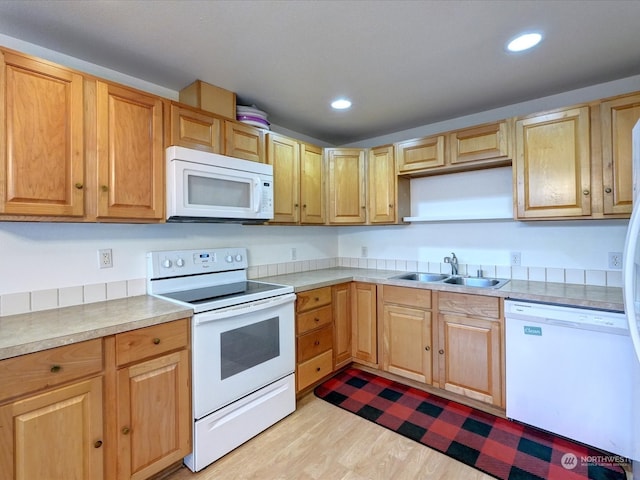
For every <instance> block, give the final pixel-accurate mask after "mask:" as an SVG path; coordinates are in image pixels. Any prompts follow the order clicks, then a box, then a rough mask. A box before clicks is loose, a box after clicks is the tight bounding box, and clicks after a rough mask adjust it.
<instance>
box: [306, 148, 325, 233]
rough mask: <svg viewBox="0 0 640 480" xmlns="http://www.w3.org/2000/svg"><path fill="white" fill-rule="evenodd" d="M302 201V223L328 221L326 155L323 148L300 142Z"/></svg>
mask: <svg viewBox="0 0 640 480" xmlns="http://www.w3.org/2000/svg"><path fill="white" fill-rule="evenodd" d="M300 203H301V205H302V212H301V215H300V223H301V224H303V225H322V224H324V223H326V221H327V215H326V206H325V204H326V195H325V169H324V156H323V152H322V148H320V147H317V146H315V145H310V144H307V143H300Z"/></svg>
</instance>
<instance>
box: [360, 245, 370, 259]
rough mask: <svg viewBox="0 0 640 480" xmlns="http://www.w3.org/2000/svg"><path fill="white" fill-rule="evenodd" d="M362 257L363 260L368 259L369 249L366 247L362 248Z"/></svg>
mask: <svg viewBox="0 0 640 480" xmlns="http://www.w3.org/2000/svg"><path fill="white" fill-rule="evenodd" d="M360 256H361V257H362V258H367V257H368V256H369V249H368V248H367V247H365V246H362V249H361V250H360Z"/></svg>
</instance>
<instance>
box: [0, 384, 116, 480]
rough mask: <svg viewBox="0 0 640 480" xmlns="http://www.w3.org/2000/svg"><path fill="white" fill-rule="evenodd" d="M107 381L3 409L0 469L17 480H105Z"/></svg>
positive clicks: (0, 414)
mask: <svg viewBox="0 0 640 480" xmlns="http://www.w3.org/2000/svg"><path fill="white" fill-rule="evenodd" d="M102 442H103V437H102V377H96V378H93V379H91V380H87V381H83V382H78V383H74V384H71V385H68V386H66V387H62V388H58V389H55V390H50V391H48V392H46V393H42V394H40V395H35V396H32V397H28V398H25V399H23V400H18V401H16V402H13V403H10V404H8V405H5V406H3V407H0V469H1V471H2V475H3V477H2V478H9V479H12V480H33V479H45V478H46V479H47V480H68V479H71V478H73V479H78V480H101V479H102V478H103V468H104V467H103V448H102Z"/></svg>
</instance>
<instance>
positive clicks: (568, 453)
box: [315, 368, 626, 480]
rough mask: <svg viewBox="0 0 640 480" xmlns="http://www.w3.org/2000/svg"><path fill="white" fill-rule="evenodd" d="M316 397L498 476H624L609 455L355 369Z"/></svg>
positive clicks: (595, 479)
mask: <svg viewBox="0 0 640 480" xmlns="http://www.w3.org/2000/svg"><path fill="white" fill-rule="evenodd" d="M315 394H316V396H318V397H319V398H322V399H323V400H326V401H327V402H329V403H332V404H334V405H337V406H339V407H341V408H343V409H345V410H347V411H349V412H352V413H355V414H357V415H359V416H360V417H362V418H365V419H367V420H370V421H372V422H375V423H377V424H378V425H381V426H383V427H386V428H388V429H390V430H393V431H394V432H397V433H399V434H401V435H404V436H405V437H407V438H410V439H412V440H415V441H417V442H420V443H422V444H424V445H426V446H428V447H431V448H433V449H435V450H438V451H439V452H442V453H444V454H446V455H448V456H449V457H451V458H454V459H455V460H458V461H460V462H463V463H465V464H467V465H469V466H471V467H474V468H477V469H478V470H481V471H483V472H485V473H487V474H489V475H491V476H493V477H496V478H499V479H504V480H537V479H552V480H553V479H558V480H585V479H591V480H614V479H615V480H624V479H625V478H626V475H625V472H624V470H623V468H622V467H621V466H620V465H619V464H617V463H615V462H612V461H610V460H611V459H613V458H614V457H615V456H613V455H607V454H606V453H603V452H601V451H598V450H595V449H592V448H589V447H586V446H584V445H581V444H577V443H574V442H571V441H569V440H566V439H564V438H560V437H556V436H555V435H552V434H550V433H547V432H544V431H541V430H537V429H535V428H532V427H529V426H527V425H523V424H521V423H519V422H514V421H510V420H506V419H504V418H500V417H496V416H495V415H491V414H489V413H486V412H482V411H479V410H476V409H474V408H471V407H467V406H465V405H461V404H459V403H456V402H452V401H449V400H446V399H444V398H440V397H438V396H435V395H431V394H429V393H427V392H424V391H422V390H418V389H416V388H412V387H408V386H406V385H403V384H401V383H398V382H394V381H391V380H388V379H385V378H382V377H379V376H377V375H373V374H370V373H368V372H364V371H362V370H359V369H355V368H349V369H347V370H344V371H343V372H340V373H338V374H337V375H336V376H334V377H333V378H331V379H329V380H327V381H326V382H324V383H323V384H321V385H319V386H318V387H316V389H315Z"/></svg>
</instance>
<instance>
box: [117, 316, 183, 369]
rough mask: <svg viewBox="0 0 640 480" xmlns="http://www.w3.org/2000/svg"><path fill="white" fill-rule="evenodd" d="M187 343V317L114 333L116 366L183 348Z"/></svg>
mask: <svg viewBox="0 0 640 480" xmlns="http://www.w3.org/2000/svg"><path fill="white" fill-rule="evenodd" d="M188 344H189V319H187V318H185V319H183V320H177V321H175V322H169V323H163V324H160V325H154V326H152V327H145V328H139V329H138V330H131V331H130V332H125V333H119V334H117V335H116V359H117V362H118V366H120V365H125V364H127V363H131V362H135V361H138V360H142V359H145V358H149V357H153V356H156V355H159V354H162V353H166V352H170V351H171V350H177V349H179V348H185V347H186V346H187V345H188Z"/></svg>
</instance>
